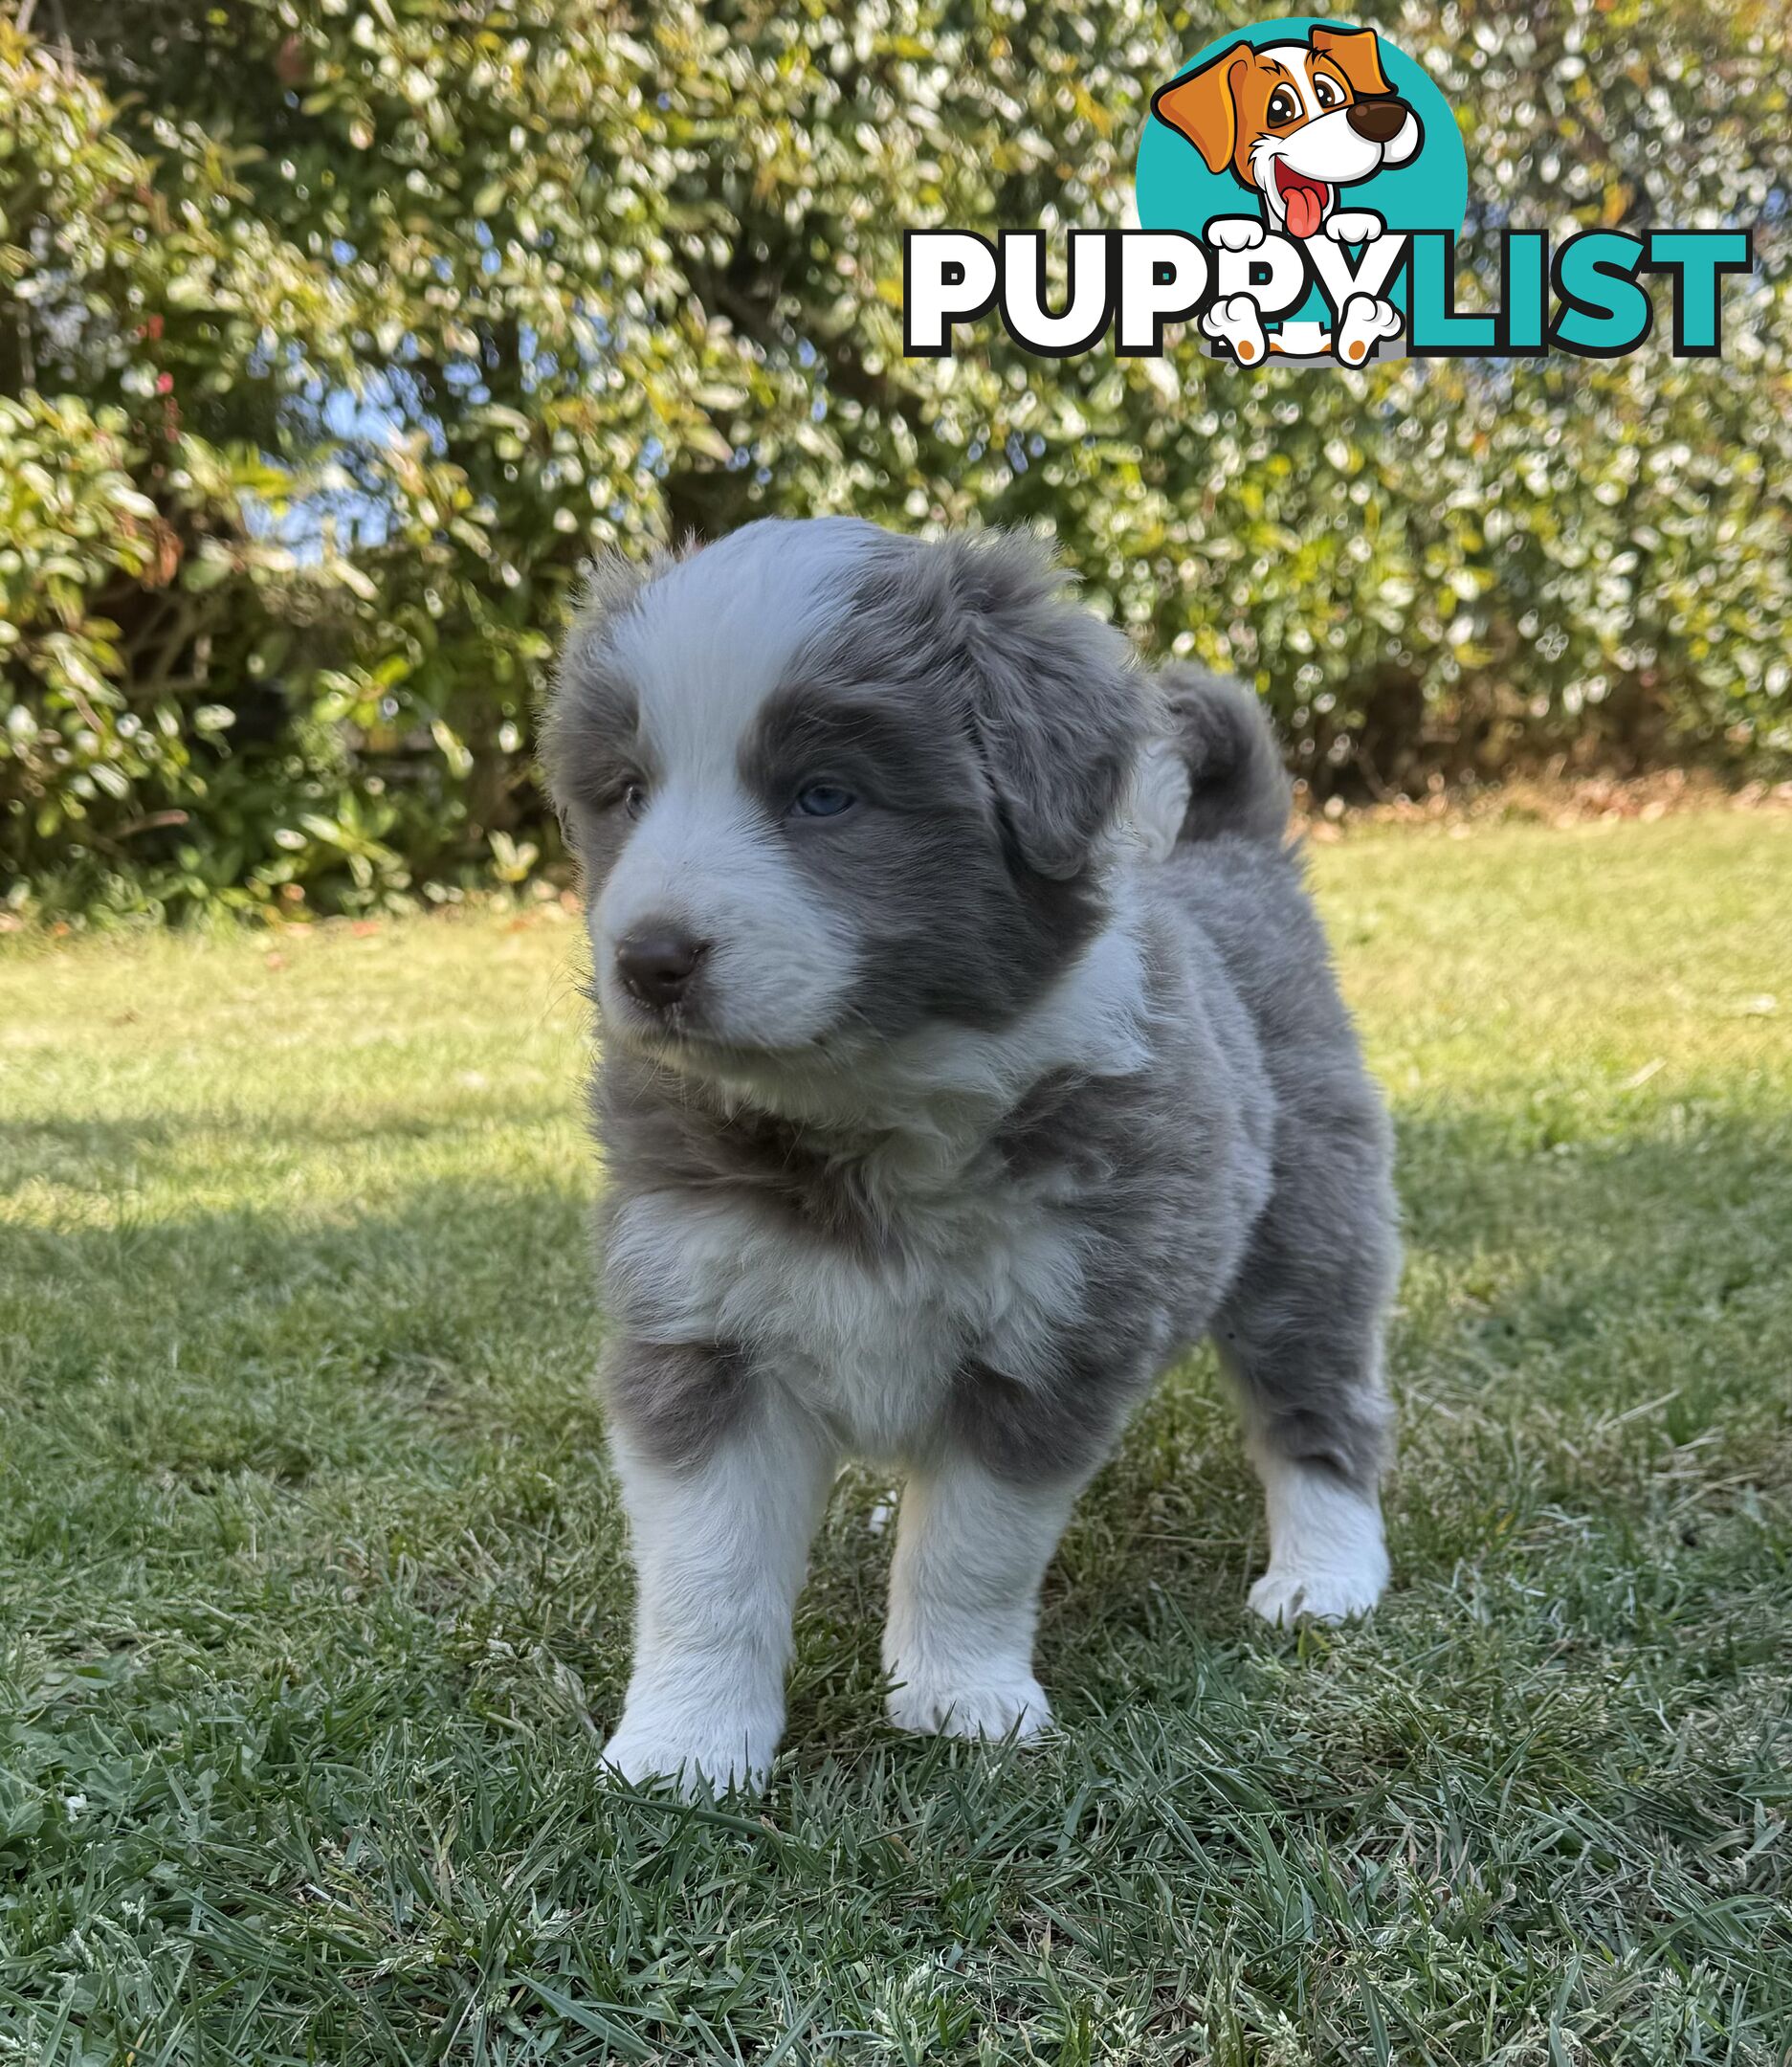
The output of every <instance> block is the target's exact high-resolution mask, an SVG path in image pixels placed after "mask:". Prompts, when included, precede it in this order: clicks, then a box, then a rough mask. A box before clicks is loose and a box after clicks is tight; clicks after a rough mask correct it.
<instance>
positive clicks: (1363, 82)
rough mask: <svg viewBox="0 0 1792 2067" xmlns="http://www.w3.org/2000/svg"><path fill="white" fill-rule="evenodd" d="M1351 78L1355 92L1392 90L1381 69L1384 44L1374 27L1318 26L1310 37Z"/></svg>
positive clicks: (1384, 91)
mask: <svg viewBox="0 0 1792 2067" xmlns="http://www.w3.org/2000/svg"><path fill="white" fill-rule="evenodd" d="M1308 40H1309V41H1310V42H1311V43H1312V45H1313V48H1314V49H1315V50H1316V51H1317V52H1318V53H1319V55H1320V56H1322V57H1329V58H1330V59H1331V60H1332V62H1333V63H1334V64H1335V65H1336V66H1337V67H1338V70H1339V71H1340V72H1341V73H1342V74H1343V75H1344V77H1345V78H1347V79H1348V80H1349V81H1350V90H1351V92H1352V93H1357V94H1367V95H1370V96H1374V95H1376V94H1390V93H1392V92H1393V90H1394V89H1393V88H1392V87H1391V86H1390V85H1389V84H1388V83H1387V77H1386V75H1385V74H1384V73H1383V70H1382V44H1381V39H1380V38H1379V37H1378V36H1377V34H1376V33H1375V31H1374V30H1373V29H1316V30H1315V31H1314V32H1313V34H1312V35H1311V37H1310V38H1309V39H1308Z"/></svg>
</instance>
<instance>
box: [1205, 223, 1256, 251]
mask: <svg viewBox="0 0 1792 2067" xmlns="http://www.w3.org/2000/svg"><path fill="white" fill-rule="evenodd" d="M1263 234H1264V232H1263V218H1262V217H1261V216H1260V215H1216V216H1215V217H1214V218H1213V220H1212V221H1211V222H1210V223H1209V224H1208V225H1207V242H1208V243H1209V244H1217V245H1218V246H1219V248H1220V250H1221V251H1229V252H1241V251H1255V250H1256V248H1257V246H1258V245H1259V244H1261V243H1262V242H1263Z"/></svg>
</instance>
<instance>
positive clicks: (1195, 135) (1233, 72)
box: [1151, 37, 1373, 172]
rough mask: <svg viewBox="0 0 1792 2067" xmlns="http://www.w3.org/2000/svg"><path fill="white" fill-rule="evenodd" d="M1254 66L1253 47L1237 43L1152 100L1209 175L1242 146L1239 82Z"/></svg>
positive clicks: (1162, 119)
mask: <svg viewBox="0 0 1792 2067" xmlns="http://www.w3.org/2000/svg"><path fill="white" fill-rule="evenodd" d="M1371 41H1373V37H1371ZM1249 65H1250V44H1248V43H1236V44H1234V45H1233V46H1232V48H1231V49H1230V50H1228V52H1227V53H1226V55H1225V56H1223V57H1215V58H1214V59H1213V61H1212V62H1211V63H1210V64H1204V65H1203V66H1202V68H1201V70H1200V71H1199V72H1191V73H1189V75H1188V77H1187V78H1179V79H1172V80H1171V81H1170V83H1169V84H1168V85H1167V86H1161V87H1159V89H1158V90H1157V92H1156V93H1155V94H1153V95H1152V97H1151V112H1152V113H1153V114H1154V115H1155V116H1157V118H1158V120H1159V121H1160V122H1168V123H1169V125H1170V127H1171V128H1172V129H1174V130H1175V131H1176V133H1177V134H1178V135H1179V136H1184V137H1186V138H1187V139H1188V141H1189V142H1190V143H1191V144H1193V145H1194V146H1195V148H1196V149H1197V150H1198V151H1199V152H1200V153H1201V155H1202V157H1203V158H1205V159H1206V163H1207V170H1208V171H1209V172H1224V171H1225V169H1226V167H1228V165H1230V163H1231V162H1232V152H1233V151H1234V150H1235V149H1236V148H1237V146H1238V82H1239V80H1240V79H1242V78H1244V76H1245V71H1246V68H1247V67H1248V66H1249Z"/></svg>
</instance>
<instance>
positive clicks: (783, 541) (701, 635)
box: [613, 517, 886, 781]
mask: <svg viewBox="0 0 1792 2067" xmlns="http://www.w3.org/2000/svg"><path fill="white" fill-rule="evenodd" d="M885 536H886V535H885V534H884V533H883V532H881V531H879V530H878V528H877V526H876V525H875V524H871V523H865V522H861V521H860V520H859V519H857V518H853V517H817V518H807V519H802V520H798V521H794V522H790V521H783V520H779V519H776V518H767V519H764V520H763V521H762V522H759V523H751V524H747V525H745V526H744V527H743V528H742V529H741V530H739V531H734V532H730V533H729V535H728V536H727V537H726V538H725V539H722V540H720V541H719V542H718V543H717V544H716V545H705V546H704V547H703V548H702V549H701V551H699V552H697V553H694V554H693V555H692V556H691V558H690V559H688V560H683V561H680V562H679V563H678V564H677V565H676V566H675V567H672V568H670V569H669V570H668V571H667V572H666V573H665V574H663V575H661V576H660V577H659V579H658V580H657V581H654V582H653V583H652V584H651V585H650V586H649V587H648V588H647V589H645V590H644V591H643V592H642V595H641V598H640V602H639V605H638V607H637V608H636V609H634V610H632V611H627V612H626V613H625V614H624V615H623V616H622V617H621V618H620V619H619V620H618V622H617V625H616V629H615V634H614V649H613V650H614V654H615V658H616V662H617V665H618V667H619V668H620V669H621V671H622V672H623V673H624V674H626V676H627V677H628V678H629V680H630V681H631V683H632V684H633V685H634V688H635V692H636V694H637V695H638V696H639V698H640V703H641V728H642V732H643V734H644V736H645V737H646V739H647V740H648V742H649V743H650V745H652V747H653V751H654V753H655V754H656V755H657V756H658V758H659V761H660V764H661V767H663V768H664V770H665V771H666V772H667V773H668V774H671V775H684V776H689V777H695V778H698V779H704V778H707V779H709V780H712V781H720V780H731V779H733V777H734V775H735V771H736V767H737V759H738V755H739V750H740V745H741V739H742V738H743V736H744V735H745V733H746V731H747V729H748V727H749V726H750V725H751V723H752V722H753V719H754V717H755V715H756V714H757V713H758V711H759V708H760V706H761V704H763V702H764V700H765V699H766V698H767V697H768V696H770V695H771V693H772V692H773V691H774V690H775V689H777V688H778V687H779V686H780V684H781V683H782V682H783V680H784V679H785V671H786V669H787V668H788V667H789V665H790V662H791V661H792V660H793V659H794V658H795V657H796V656H797V654H798V653H799V651H800V650H801V649H802V647H803V645H804V644H805V642H806V641H807V640H808V639H809V638H810V637H812V636H813V635H814V634H815V633H818V632H821V631H825V630H826V629H827V628H828V627H829V626H830V624H833V623H836V622H837V621H838V620H839V619H840V617H841V616H842V615H843V614H844V612H845V611H846V609H847V608H848V604H849V599H850V597H851V594H852V583H851V580H850V579H849V576H850V573H851V570H852V566H853V565H854V564H855V563H856V562H858V561H861V560H863V559H864V558H865V557H866V556H867V554H868V553H870V552H872V551H874V549H875V548H876V547H877V545H879V544H880V543H882V542H884V540H885Z"/></svg>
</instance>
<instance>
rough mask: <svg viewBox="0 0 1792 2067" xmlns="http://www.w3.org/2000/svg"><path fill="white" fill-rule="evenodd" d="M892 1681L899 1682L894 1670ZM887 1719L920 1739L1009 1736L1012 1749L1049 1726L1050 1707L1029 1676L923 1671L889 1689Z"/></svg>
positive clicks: (1018, 1672) (1017, 1669)
mask: <svg viewBox="0 0 1792 2067" xmlns="http://www.w3.org/2000/svg"><path fill="white" fill-rule="evenodd" d="M897 1677H898V1678H900V1672H899V1668H898V1673H897ZM889 1713H890V1720H891V1722H892V1723H895V1724H896V1728H897V1729H900V1730H913V1731H915V1732H917V1733H918V1735H921V1736H924V1737H987V1738H992V1739H993V1738H1002V1737H1007V1736H1009V1735H1010V1734H1011V1735H1012V1736H1013V1738H1014V1740H1015V1742H1016V1743H1017V1744H1025V1743H1026V1742H1027V1741H1028V1740H1029V1738H1033V1737H1037V1736H1038V1735H1039V1734H1040V1732H1041V1731H1042V1730H1044V1729H1046V1728H1047V1727H1049V1725H1050V1724H1051V1703H1050V1702H1049V1701H1048V1700H1046V1692H1045V1689H1044V1687H1042V1686H1041V1685H1040V1684H1039V1682H1038V1680H1037V1679H1035V1678H1033V1676H1032V1674H1031V1673H1029V1672H1028V1671H1026V1670H1025V1669H1023V1668H1021V1667H1018V1666H1017V1667H1015V1668H1013V1669H1012V1670H1011V1671H1008V1672H1006V1673H990V1672H988V1671H987V1670H984V1671H983V1672H959V1673H947V1674H943V1675H936V1674H931V1673H928V1672H927V1671H925V1670H924V1669H923V1670H921V1671H919V1672H918V1673H917V1674H916V1675H915V1676H914V1678H911V1679H907V1680H903V1681H902V1683H901V1684H899V1685H896V1686H894V1687H892V1688H891V1690H890V1700H889Z"/></svg>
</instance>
